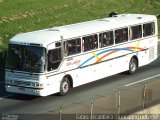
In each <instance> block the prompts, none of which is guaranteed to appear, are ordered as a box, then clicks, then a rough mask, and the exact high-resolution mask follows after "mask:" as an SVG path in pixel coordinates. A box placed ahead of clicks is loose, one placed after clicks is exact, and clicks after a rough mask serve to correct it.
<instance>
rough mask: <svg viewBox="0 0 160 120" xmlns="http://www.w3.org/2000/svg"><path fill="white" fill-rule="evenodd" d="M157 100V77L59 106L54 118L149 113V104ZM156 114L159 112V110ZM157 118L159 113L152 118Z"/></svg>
mask: <svg viewBox="0 0 160 120" xmlns="http://www.w3.org/2000/svg"><path fill="white" fill-rule="evenodd" d="M159 101H160V78H159V77H157V78H155V80H154V81H150V82H143V83H138V84H135V85H131V86H129V85H128V86H127V85H126V86H123V87H121V88H117V89H115V90H112V94H111V95H105V94H103V95H95V96H94V97H92V99H90V100H82V101H79V102H76V103H75V104H74V105H73V106H72V107H68V106H60V107H59V111H57V113H58V114H59V115H58V116H56V118H54V119H57V120H69V119H73V118H74V119H85V118H82V116H81V117H80V115H81V114H84V115H86V119H90V118H93V119H94V117H95V116H94V115H97V114H98V115H103V114H104V115H121V114H127V115H129V114H134V113H135V112H137V111H141V114H148V115H150V114H153V112H154V111H151V110H150V106H152V105H154V104H157V103H159ZM157 114H160V111H159V113H157ZM87 116H89V118H87ZM101 117H102V116H101ZM103 117H104V116H103ZM158 119H160V115H159V116H158V117H157V119H155V118H154V120H158ZM107 120H108V119H107Z"/></svg>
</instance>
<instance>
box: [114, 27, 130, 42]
mask: <svg viewBox="0 0 160 120" xmlns="http://www.w3.org/2000/svg"><path fill="white" fill-rule="evenodd" d="M125 41H128V28H123V29H118V30H115V43H116V44H118V43H122V42H125Z"/></svg>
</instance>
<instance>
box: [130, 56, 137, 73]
mask: <svg viewBox="0 0 160 120" xmlns="http://www.w3.org/2000/svg"><path fill="white" fill-rule="evenodd" d="M138 66H139V61H138V57H137V56H136V55H134V56H132V58H131V59H130V62H129V70H128V73H129V74H133V73H135V71H136V70H137V68H138Z"/></svg>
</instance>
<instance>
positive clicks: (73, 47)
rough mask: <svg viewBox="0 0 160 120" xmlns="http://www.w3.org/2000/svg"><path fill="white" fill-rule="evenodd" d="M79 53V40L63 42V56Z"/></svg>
mask: <svg viewBox="0 0 160 120" xmlns="http://www.w3.org/2000/svg"><path fill="white" fill-rule="evenodd" d="M80 52H81V39H80V38H77V39H73V40H67V41H65V42H64V53H65V56H69V55H74V54H77V53H80Z"/></svg>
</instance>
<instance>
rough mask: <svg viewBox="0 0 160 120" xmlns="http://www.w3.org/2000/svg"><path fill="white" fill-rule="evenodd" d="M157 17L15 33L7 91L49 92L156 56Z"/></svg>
mask: <svg viewBox="0 0 160 120" xmlns="http://www.w3.org/2000/svg"><path fill="white" fill-rule="evenodd" d="M157 31H158V30H157V18H156V17H155V16H154V15H143V14H120V15H114V16H112V17H108V18H103V19H98V20H93V21H87V22H82V23H77V24H71V25H65V26H60V27H54V28H49V29H44V30H39V31H34V32H28V33H23V34H19V35H16V36H15V37H13V38H11V39H10V41H9V48H8V54H7V58H6V69H5V71H6V74H5V87H6V91H8V92H14V93H20V94H29V95H37V96H47V95H50V94H53V93H60V95H65V94H66V93H68V92H69V90H70V88H73V87H76V86H80V85H82V84H86V83H89V82H93V81H96V80H99V79H102V78H105V77H108V76H111V75H114V74H117V73H121V72H124V71H128V72H129V73H131V74H132V73H134V72H135V71H136V69H137V68H138V67H140V66H144V65H147V64H149V63H151V62H152V61H154V60H155V59H156V58H157V55H158V54H157V45H158V44H157V43H158V32H157Z"/></svg>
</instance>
